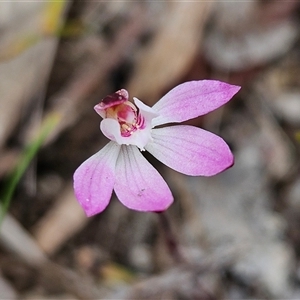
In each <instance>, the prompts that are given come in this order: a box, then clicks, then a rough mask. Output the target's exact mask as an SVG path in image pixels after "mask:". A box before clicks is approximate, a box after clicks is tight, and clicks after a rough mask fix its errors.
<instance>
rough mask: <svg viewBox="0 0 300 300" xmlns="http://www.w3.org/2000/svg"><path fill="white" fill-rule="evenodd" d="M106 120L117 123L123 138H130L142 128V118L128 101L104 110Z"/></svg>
mask: <svg viewBox="0 0 300 300" xmlns="http://www.w3.org/2000/svg"><path fill="white" fill-rule="evenodd" d="M106 118H111V119H115V120H117V121H118V123H119V124H120V131H121V135H122V136H123V137H128V136H131V135H132V134H133V133H134V132H135V131H136V130H138V129H142V128H143V126H144V118H143V117H142V116H141V114H139V112H138V109H137V107H136V106H135V105H134V104H133V103H131V102H129V101H125V102H124V103H122V104H118V105H115V106H112V107H109V108H108V109H107V110H106Z"/></svg>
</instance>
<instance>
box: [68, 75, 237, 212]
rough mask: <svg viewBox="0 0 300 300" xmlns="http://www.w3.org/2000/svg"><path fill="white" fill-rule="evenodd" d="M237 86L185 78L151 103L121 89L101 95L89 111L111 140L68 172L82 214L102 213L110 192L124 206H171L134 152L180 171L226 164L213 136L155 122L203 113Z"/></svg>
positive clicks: (207, 170) (210, 170) (227, 157)
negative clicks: (98, 116) (98, 119)
mask: <svg viewBox="0 0 300 300" xmlns="http://www.w3.org/2000/svg"><path fill="white" fill-rule="evenodd" d="M239 89H240V87H238V86H234V85H230V84H227V83H224V82H220V81H214V80H201V81H190V82H186V83H183V84H180V85H178V86H177V87H175V88H174V89H172V90H171V91H170V92H168V93H167V94H166V95H165V96H163V97H162V98H161V99H160V100H159V101H158V102H157V103H156V104H155V105H154V106H153V107H149V106H147V105H145V104H144V103H143V102H141V101H140V100H138V99H137V98H134V103H132V102H130V101H129V96H128V92H127V91H126V90H124V89H122V90H120V91H117V92H116V93H114V94H112V95H109V96H107V97H105V98H104V99H103V100H102V101H101V102H100V103H99V104H97V105H96V106H95V110H96V112H97V113H98V114H99V115H100V116H101V117H102V118H103V120H102V122H101V124H100V128H101V131H102V132H103V134H104V135H105V136H106V137H107V138H109V139H110V140H111V141H110V142H109V143H108V144H107V145H106V146H105V147H104V148H102V149H101V150H100V151H99V152H98V153H96V154H94V155H93V156H92V157H90V158H89V159H87V160H86V161H85V162H83V163H82V164H81V165H80V166H79V167H78V169H77V170H76V171H75V173H74V189H75V194H76V197H77V199H78V201H79V203H80V204H81V206H82V207H83V209H84V210H85V212H86V214H87V216H92V215H95V214H97V213H100V212H102V211H103V210H104V209H105V208H106V206H107V205H108V203H109V201H110V198H111V195H112V192H113V190H114V191H115V193H116V195H117V197H118V199H119V200H120V201H121V202H122V203H123V204H124V205H125V206H126V207H128V208H130V209H134V210H138V211H155V212H158V211H164V210H166V209H167V208H168V207H169V206H170V205H171V204H172V202H173V196H172V193H171V191H170V189H169V187H168V185H167V184H166V182H165V181H164V179H163V178H162V176H161V175H160V174H159V173H158V171H157V170H156V169H155V168H154V167H153V166H152V165H151V164H150V163H149V162H148V161H147V160H146V159H145V158H144V156H143V155H142V153H141V152H140V150H141V151H143V150H147V151H148V152H150V153H151V154H152V155H153V156H154V157H156V158H157V159H158V160H160V161H161V162H162V163H164V164H165V165H167V166H168V167H170V168H172V169H174V170H176V171H178V172H181V173H183V174H186V175H192V176H212V175H215V174H217V173H220V172H222V171H224V170H225V169H227V168H229V167H230V166H232V164H233V160H234V159H233V155H232V153H231V151H230V149H229V147H228V145H227V144H226V143H225V142H224V140H223V139H222V138H220V137H219V136H217V135H215V134H213V133H210V132H208V131H206V130H203V129H200V128H197V127H194V126H189V125H169V126H165V127H161V125H166V124H170V123H179V122H183V121H186V120H189V119H192V118H195V117H198V116H201V115H204V114H207V113H209V112H211V111H213V110H215V109H217V108H218V107H220V106H222V105H223V104H225V103H227V102H228V101H229V100H230V99H231V98H232V97H233V96H234V95H235V94H236V93H237V92H238V91H239ZM157 126H159V127H158V128H155V127H157Z"/></svg>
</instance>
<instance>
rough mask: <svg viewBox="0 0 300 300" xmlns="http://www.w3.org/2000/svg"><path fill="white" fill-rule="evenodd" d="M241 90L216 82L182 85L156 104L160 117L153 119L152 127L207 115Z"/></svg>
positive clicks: (194, 82) (203, 81) (155, 107)
mask: <svg viewBox="0 0 300 300" xmlns="http://www.w3.org/2000/svg"><path fill="white" fill-rule="evenodd" d="M239 89H240V87H239V86H235V85H230V84H227V83H225V82H220V81H216V80H199V81H189V82H185V83H183V84H180V85H178V86H176V87H175V88H173V89H172V90H171V91H170V92H168V93H167V94H166V95H165V96H163V97H162V98H161V99H160V100H159V101H158V102H157V103H156V104H154V106H153V109H155V110H156V111H157V112H158V113H159V116H158V117H157V118H155V119H153V121H152V125H153V127H154V126H158V125H162V124H166V123H173V122H183V121H186V120H189V119H192V118H196V117H198V116H201V115H204V114H207V113H209V112H211V111H213V110H215V109H217V108H218V107H220V106H222V105H223V104H225V103H226V102H228V101H229V100H230V99H231V98H232V97H233V95H235V94H236V93H237V92H238V91H239Z"/></svg>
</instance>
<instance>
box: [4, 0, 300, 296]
mask: <svg viewBox="0 0 300 300" xmlns="http://www.w3.org/2000/svg"><path fill="white" fill-rule="evenodd" d="M299 18H300V4H299V2H298V1H272V0H253V1H230V2H229V1H228V2H227V1H65V2H64V1H55V2H54V1H53V2H52V1H51V2H50V1H49V2H46V1H45V2H44V1H38V2H25V1H23V2H22V1H20V2H14V1H10V2H0V195H1V207H2V210H1V211H2V212H3V214H4V213H6V214H5V218H1V229H0V299H258V298H259V299H300V264H299V259H300V228H299V226H300V176H299V152H300V40H299V37H300V35H299V33H300V26H299ZM201 79H217V80H222V81H226V82H228V83H232V84H236V85H240V86H242V89H241V91H240V92H239V93H238V94H237V95H236V96H235V97H234V98H233V100H231V101H230V102H229V103H228V104H227V105H226V106H224V107H222V108H220V109H218V110H217V111H215V112H213V113H210V114H208V115H206V116H203V117H200V118H197V119H194V120H191V121H190V122H189V123H188V124H192V125H194V126H199V127H202V128H205V129H207V130H209V131H212V132H214V133H216V134H218V135H221V136H222V137H223V138H224V139H225V140H226V141H227V143H228V144H229V145H230V147H231V149H232V151H233V152H234V155H235V165H234V166H233V167H232V168H231V169H229V170H227V171H226V172H224V173H222V174H219V175H217V176H214V177H212V178H203V177H188V176H184V175H181V174H179V173H176V172H175V171H173V170H170V169H168V168H167V167H165V166H163V165H162V164H160V163H159V162H157V161H155V160H154V159H153V158H152V157H150V156H149V155H147V154H146V156H147V158H148V159H149V160H150V161H151V163H152V164H153V165H154V166H155V167H156V168H157V169H158V170H159V172H160V173H161V174H162V175H163V177H164V178H165V180H166V181H167V182H168V184H169V186H170V188H171V190H172V192H173V195H174V198H175V202H174V204H173V205H172V207H171V208H170V209H169V210H168V211H167V215H168V217H169V218H170V220H171V227H172V229H173V230H174V232H175V233H176V239H177V240H178V244H179V248H180V251H181V253H182V254H183V256H184V257H185V262H184V263H178V262H177V261H176V260H174V258H173V257H172V256H171V255H170V253H169V252H168V249H167V246H166V242H165V239H164V235H163V234H162V230H161V227H160V224H159V222H158V219H157V215H155V214H152V213H140V212H135V211H130V210H128V209H126V208H125V207H123V206H122V205H121V204H120V203H119V201H118V200H117V199H116V198H115V196H113V199H112V201H111V203H110V205H109V207H108V208H107V209H106V210H105V211H104V212H103V213H101V214H99V215H97V216H94V217H92V218H87V217H86V216H85V214H84V212H83V210H82V209H81V208H80V207H79V205H78V203H77V201H76V199H75V197H74V194H73V188H72V176H73V172H74V171H75V169H76V168H77V167H78V166H79V165H80V164H81V163H82V162H83V161H84V160H85V159H87V158H88V157H89V156H90V155H92V154H94V153H95V152H97V151H98V150H99V149H101V148H102V147H103V146H104V145H105V144H106V143H107V139H106V138H105V137H104V136H103V135H102V133H101V132H100V129H99V123H100V117H99V116H98V115H97V114H96V113H95V112H94V110H93V107H94V105H95V104H97V103H98V102H99V101H100V100H101V99H102V98H103V97H105V96H106V95H107V94H111V93H113V92H115V91H116V90H118V89H120V88H126V89H127V90H128V91H129V93H130V95H131V97H133V96H136V97H138V98H139V99H141V100H142V101H143V102H145V103H146V104H148V105H153V104H154V103H155V102H156V101H158V100H159V99H160V97H161V96H162V95H164V94H165V93H166V92H167V91H169V90H170V89H171V88H173V87H174V86H176V85H177V84H180V83H182V82H185V81H189V80H201ZM3 214H2V215H3Z"/></svg>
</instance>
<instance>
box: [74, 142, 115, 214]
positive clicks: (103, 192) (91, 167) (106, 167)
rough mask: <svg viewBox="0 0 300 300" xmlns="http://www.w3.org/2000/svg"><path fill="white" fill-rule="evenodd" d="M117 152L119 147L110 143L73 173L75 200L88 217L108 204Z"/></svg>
mask: <svg viewBox="0 0 300 300" xmlns="http://www.w3.org/2000/svg"><path fill="white" fill-rule="evenodd" d="M119 151H120V146H119V145H118V144H116V143H114V142H110V143H108V144H107V145H106V146H105V147H104V148H102V149H101V150H100V151H99V152H97V153H96V154H94V155H93V156H91V157H90V158H89V159H87V160H86V161H85V162H83V163H82V164H81V165H80V166H79V167H78V169H77V170H76V171H75V173H74V190H75V195H76V198H77V200H78V202H79V203H80V205H81V206H82V208H83V209H84V210H85V213H86V215H87V216H89V217H90V216H92V215H95V214H97V213H100V212H102V211H103V210H104V209H105V208H106V206H107V205H108V203H109V200H110V198H111V194H112V191H113V186H114V183H115V164H116V161H117V158H118V154H119Z"/></svg>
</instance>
